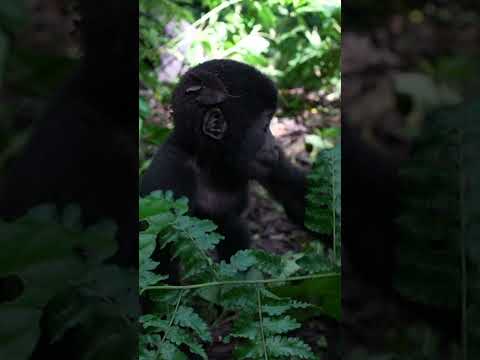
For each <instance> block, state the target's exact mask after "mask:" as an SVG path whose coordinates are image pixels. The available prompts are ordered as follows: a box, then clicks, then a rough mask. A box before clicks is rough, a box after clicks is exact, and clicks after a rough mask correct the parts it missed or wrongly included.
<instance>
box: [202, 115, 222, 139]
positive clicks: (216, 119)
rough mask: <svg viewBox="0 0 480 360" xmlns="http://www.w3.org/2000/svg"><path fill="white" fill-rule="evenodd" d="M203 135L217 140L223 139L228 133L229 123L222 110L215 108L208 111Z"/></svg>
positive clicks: (205, 116) (203, 126) (204, 118)
mask: <svg viewBox="0 0 480 360" xmlns="http://www.w3.org/2000/svg"><path fill="white" fill-rule="evenodd" d="M202 131H203V133H204V134H205V135H206V136H208V137H211V138H212V139H215V140H220V139H223V137H224V136H225V133H226V132H227V122H226V121H225V117H224V116H223V112H222V110H220V109H219V108H213V109H210V110H208V111H207V112H206V113H205V115H204V117H203V124H202Z"/></svg>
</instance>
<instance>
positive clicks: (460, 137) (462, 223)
mask: <svg viewBox="0 0 480 360" xmlns="http://www.w3.org/2000/svg"><path fill="white" fill-rule="evenodd" d="M462 142H463V133H462V131H461V130H459V132H458V171H459V182H460V183H459V187H460V261H461V271H462V275H461V276H462V284H461V286H462V289H461V292H462V293H461V295H462V358H463V360H467V351H468V334H467V259H466V256H467V254H466V249H465V230H466V221H465V214H464V208H465V175H464V173H463V151H462Z"/></svg>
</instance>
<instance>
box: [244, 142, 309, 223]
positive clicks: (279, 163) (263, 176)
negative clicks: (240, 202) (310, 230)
mask: <svg viewBox="0 0 480 360" xmlns="http://www.w3.org/2000/svg"><path fill="white" fill-rule="evenodd" d="M250 175H251V178H252V179H253V180H256V181H258V182H259V183H260V184H261V185H262V186H263V187H264V188H265V189H267V191H268V192H269V193H270V194H271V195H272V196H273V197H274V198H275V199H276V200H277V201H279V202H280V203H281V204H282V206H283V208H284V209H285V212H286V214H287V215H288V217H289V218H290V219H291V220H292V221H293V222H295V223H296V224H297V225H299V226H301V227H304V222H305V205H306V200H305V196H306V191H307V173H306V171H304V170H303V169H301V168H299V167H298V166H295V165H294V164H292V163H291V162H290V161H289V160H288V159H287V157H286V156H285V154H284V152H283V151H282V149H281V148H280V146H279V145H278V144H277V143H276V142H275V139H274V138H273V136H272V137H271V138H270V139H269V143H267V144H266V146H264V147H263V148H262V150H260V152H259V153H258V154H257V157H256V159H255V161H254V162H253V163H252V164H251V166H250Z"/></svg>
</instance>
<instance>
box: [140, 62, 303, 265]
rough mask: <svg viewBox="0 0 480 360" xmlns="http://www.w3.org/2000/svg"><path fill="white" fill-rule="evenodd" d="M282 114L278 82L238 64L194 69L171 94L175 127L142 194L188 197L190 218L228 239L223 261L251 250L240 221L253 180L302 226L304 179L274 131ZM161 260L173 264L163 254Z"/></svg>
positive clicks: (221, 253) (149, 172) (210, 64)
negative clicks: (277, 112)
mask: <svg viewBox="0 0 480 360" xmlns="http://www.w3.org/2000/svg"><path fill="white" fill-rule="evenodd" d="M276 107H277V89H276V87H275V85H274V84H273V82H272V81H271V80H270V79H269V78H267V77H266V76H265V75H263V74H262V73H261V72H259V71H258V70H256V69H255V68H253V67H251V66H248V65H246V64H242V63H239V62H236V61H232V60H212V61H207V62H205V63H203V64H200V65H198V66H196V67H194V68H192V69H190V70H189V71H188V72H187V73H186V74H185V75H184V76H183V77H182V79H181V80H180V83H179V84H178V86H177V88H176V89H175V91H174V93H173V99H172V108H173V119H174V123H175V128H174V130H173V131H172V133H171V134H170V136H169V137H168V139H167V140H166V141H165V143H164V144H163V145H162V146H161V147H160V148H159V149H158V151H157V153H156V155H155V156H154V158H153V161H152V163H151V166H150V167H149V169H148V170H147V172H146V173H145V176H144V177H143V181H142V184H141V195H142V196H145V195H147V194H149V193H150V192H152V191H155V190H164V191H165V190H171V191H172V192H173V193H174V195H175V196H177V197H181V196H186V197H187V198H188V199H189V205H190V213H191V215H193V216H196V217H199V218H206V219H210V220H212V221H213V222H215V223H216V224H217V225H218V227H219V228H218V231H219V232H220V233H221V234H222V235H224V236H225V240H223V241H221V242H220V244H219V245H218V247H217V249H218V254H219V257H220V259H223V260H228V259H229V258H230V257H231V256H232V255H233V254H235V253H236V252H237V251H238V250H242V249H247V248H248V247H249V246H250V235H249V232H248V229H247V226H246V224H245V223H244V221H243V219H242V218H241V215H242V213H243V212H244V211H245V209H246V208H247V204H248V184H249V181H250V180H256V181H258V182H259V183H260V184H261V185H262V186H264V187H265V188H266V189H267V190H268V191H269V192H270V194H271V195H272V196H273V197H274V198H276V199H277V200H278V201H279V202H280V203H281V204H282V205H283V207H284V208H285V211H286V213H287V215H288V216H289V217H290V218H291V219H292V220H293V221H294V222H295V223H297V224H299V225H300V226H303V222H304V207H305V206H304V205H305V204H304V202H305V189H306V174H305V173H304V171H303V170H301V169H299V168H298V167H296V166H294V165H293V164H291V163H290V162H289V161H288V160H287V159H286V157H285V155H284V154H283V152H282V151H281V149H280V148H279V147H278V145H277V144H276V142H275V139H274V137H273V135H272V133H271V132H270V128H269V126H270V121H271V119H272V116H273V114H274V113H275V110H276ZM162 259H163V260H164V261H166V263H169V262H170V260H169V259H168V258H167V257H166V255H165V254H163V256H162V255H161V259H160V262H162ZM164 265H165V262H164ZM170 270H171V269H170Z"/></svg>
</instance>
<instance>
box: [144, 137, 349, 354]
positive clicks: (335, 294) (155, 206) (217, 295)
mask: <svg viewBox="0 0 480 360" xmlns="http://www.w3.org/2000/svg"><path fill="white" fill-rule="evenodd" d="M308 203H309V206H308V212H307V217H306V218H307V219H306V224H307V225H308V227H309V228H310V229H312V230H313V231H316V232H318V233H319V234H324V235H325V234H327V235H331V236H332V237H333V239H334V246H333V249H326V248H324V247H323V246H322V245H321V243H319V242H312V243H311V244H309V245H308V246H306V247H305V249H304V250H303V252H301V253H287V254H284V255H274V254H271V253H268V252H265V251H261V250H256V249H249V250H243V251H239V252H238V253H236V254H235V255H234V256H232V257H231V259H230V261H229V262H225V261H222V262H215V261H214V260H213V259H212V257H211V256H210V252H211V251H213V250H214V249H215V246H216V245H217V244H218V243H219V242H220V241H222V240H223V238H222V236H221V235H219V234H217V233H216V232H215V230H216V225H215V224H213V223H212V222H211V221H208V220H200V219H197V218H194V217H190V216H189V215H188V201H187V199H185V198H182V199H175V198H174V196H173V194H172V193H171V192H155V193H152V194H151V195H150V196H148V197H145V198H142V199H140V221H141V222H142V223H145V224H148V225H147V226H146V229H144V230H142V231H141V232H140V281H139V286H140V294H141V295H142V296H143V297H144V298H145V299H146V300H147V301H148V302H150V303H152V304H153V305H152V306H151V307H150V309H149V311H148V312H147V313H144V314H143V315H142V316H141V317H140V323H141V326H142V332H141V336H140V339H139V341H140V359H141V360H150V359H189V358H191V356H192V355H191V354H195V355H196V356H197V357H199V358H201V359H208V356H207V351H206V348H207V347H208V346H209V344H211V343H212V342H213V341H214V339H213V336H212V333H211V329H212V328H214V327H215V326H216V325H218V324H220V323H225V322H227V323H228V322H229V321H230V320H232V321H233V322H232V323H231V328H230V331H229V334H228V336H226V337H224V338H223V339H221V341H222V342H223V343H224V344H229V343H230V344H233V345H234V352H233V357H234V358H235V359H286V358H290V359H318V358H319V357H318V354H316V353H315V352H314V350H313V349H312V347H311V346H310V345H309V344H307V343H306V342H305V341H304V340H303V339H301V338H300V337H298V336H295V335H292V332H293V331H295V330H297V329H299V328H301V327H302V322H304V321H305V319H308V318H309V317H311V316H314V315H318V314H321V315H323V316H328V317H331V318H333V319H339V317H340V315H341V311H340V309H341V305H340V304H341V301H340V273H341V261H340V251H339V250H340V236H339V233H340V232H339V230H340V215H341V213H340V145H337V146H336V147H335V148H334V149H329V150H324V151H322V152H321V153H320V155H319V156H318V159H317V161H316V164H315V166H314V168H313V170H312V173H311V175H310V191H309V194H308ZM157 244H158V246H161V247H164V246H166V245H170V246H172V245H173V247H174V249H175V251H174V255H173V256H174V257H175V258H177V259H179V261H180V263H181V266H182V270H183V272H182V285H181V286H171V285H168V276H167V275H163V274H161V273H160V274H159V273H158V271H157V269H161V268H162V267H161V264H159V263H158V262H156V261H154V260H152V258H151V255H152V253H153V251H154V249H155V247H156V246H157ZM298 283H300V284H307V287H308V288H309V289H310V290H311V289H315V291H318V293H315V295H314V296H313V297H312V296H310V298H312V299H313V301H309V302H306V301H305V300H304V299H303V298H296V296H285V295H284V293H285V289H287V290H288V289H289V288H290V289H292V288H293V285H294V284H298ZM287 292H288V291H287ZM297 292H298V287H297ZM293 293H295V292H293ZM216 340H218V339H216Z"/></svg>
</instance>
